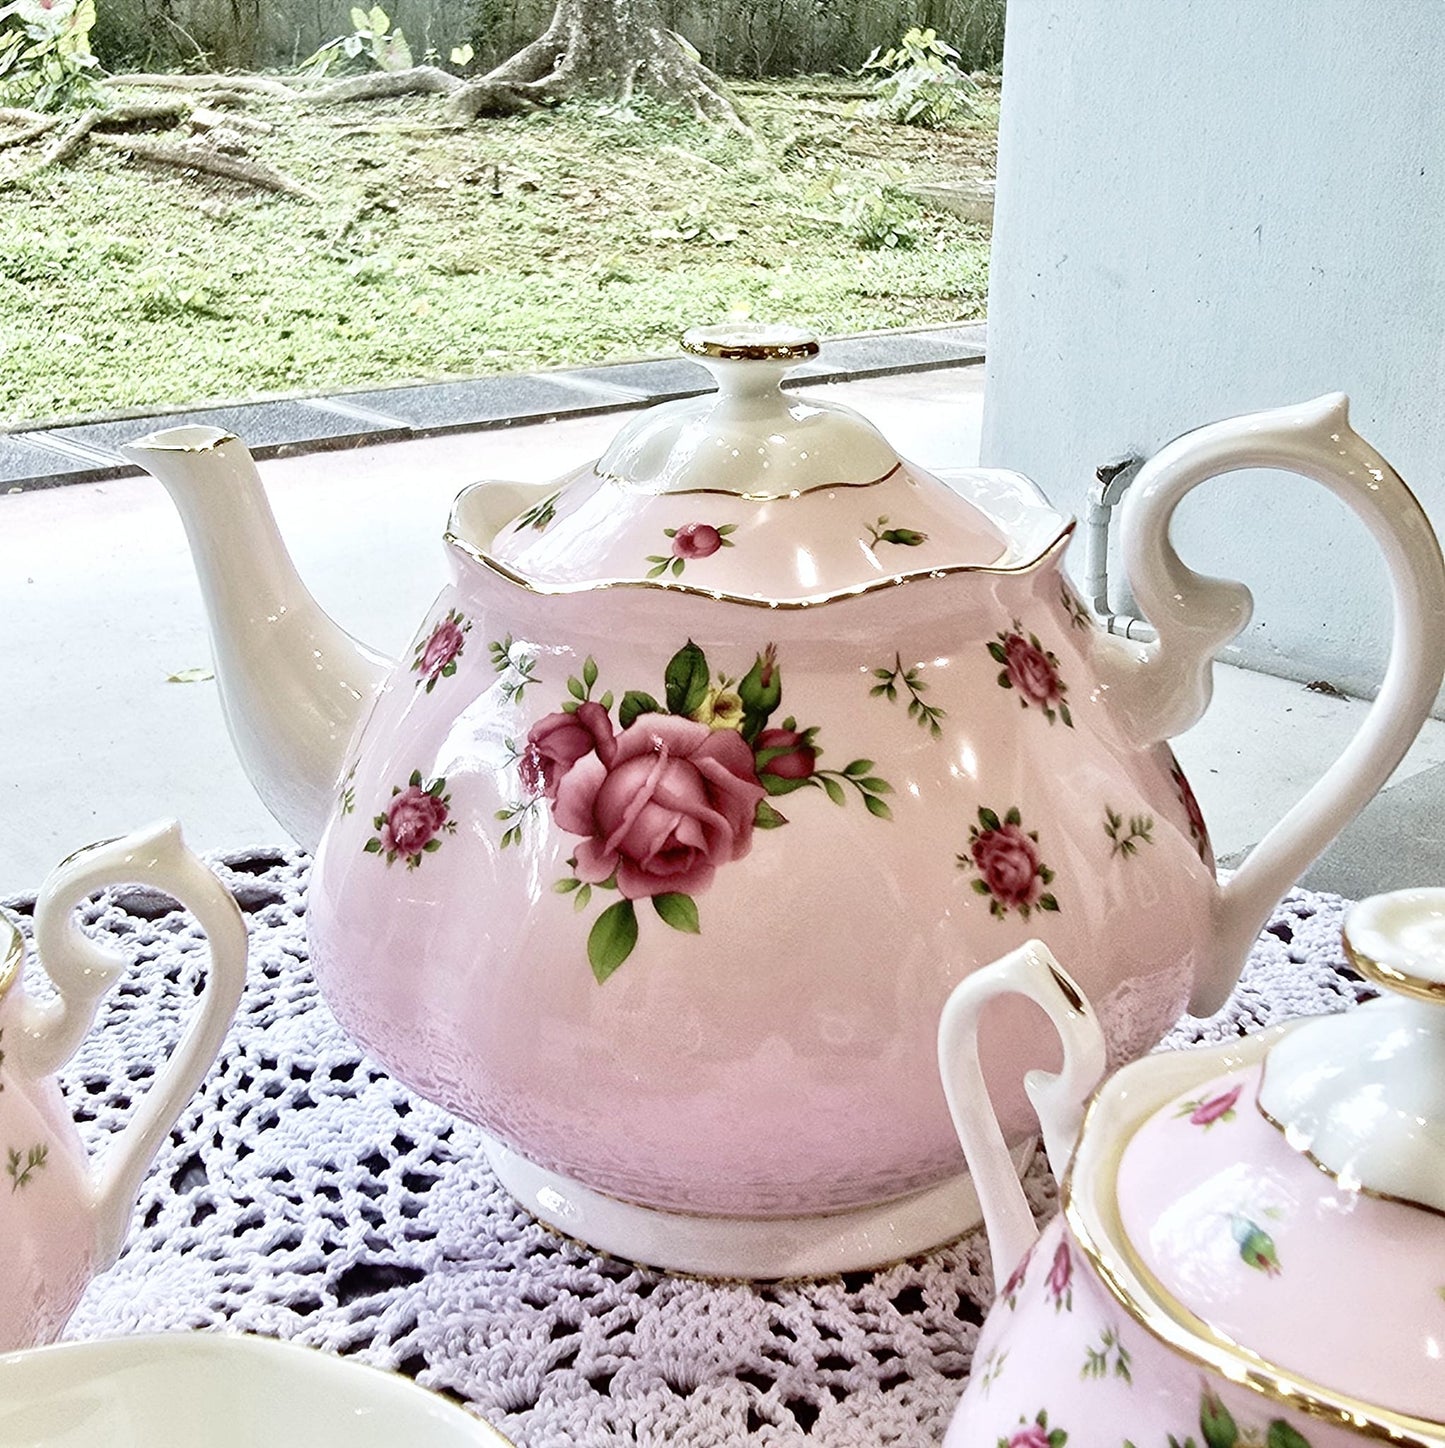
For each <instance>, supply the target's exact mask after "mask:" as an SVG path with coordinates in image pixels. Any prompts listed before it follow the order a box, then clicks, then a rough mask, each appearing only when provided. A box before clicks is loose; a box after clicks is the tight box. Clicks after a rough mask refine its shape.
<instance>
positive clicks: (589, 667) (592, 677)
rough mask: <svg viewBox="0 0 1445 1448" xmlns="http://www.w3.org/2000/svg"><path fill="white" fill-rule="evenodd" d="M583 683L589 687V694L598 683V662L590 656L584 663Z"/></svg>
mask: <svg viewBox="0 0 1445 1448" xmlns="http://www.w3.org/2000/svg"><path fill="white" fill-rule="evenodd" d="M582 682H583V683H584V684H586V685H587V692H588V693H589V694H590V693H591V692H592V686H593V684H595V683H596V682H597V661H596V660H595V659H594V658H593V657H592V655H591V654H588V655H587V657H586V658H585V659H584V660H583V661H582Z"/></svg>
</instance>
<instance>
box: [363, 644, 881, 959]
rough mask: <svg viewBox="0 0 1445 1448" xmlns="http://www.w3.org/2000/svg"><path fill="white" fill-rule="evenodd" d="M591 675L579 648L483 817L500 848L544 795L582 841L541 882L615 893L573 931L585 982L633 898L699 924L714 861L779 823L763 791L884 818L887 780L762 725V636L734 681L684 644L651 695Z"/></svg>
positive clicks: (803, 737) (686, 924) (768, 679)
mask: <svg viewBox="0 0 1445 1448" xmlns="http://www.w3.org/2000/svg"><path fill="white" fill-rule="evenodd" d="M598 679H599V670H598V667H597V662H596V660H595V659H593V658H592V657H591V655H589V656H588V657H587V658H586V659H585V660H584V661H583V665H582V672H581V676H580V677H578V676H577V675H573V676H571V677H569V678H568V680H567V691H568V694H569V695H570V697H569V698H568V699H566V700H564V701H563V702H562V706H561V708H560V709H559V710H558V711H557V712H555V713H552V714H547V715H545V716H544V717H543V718H541V719H539V720H537V722H536V723H534V724H533V725H532V727H531V729H530V730H529V731H528V733H527V739H526V743H525V745H524V746H523V747H522V749H521V750H520V751H518V752H517V753H516V755H515V762H516V767H517V774H518V777H519V780H520V783H521V786H522V790H523V796H524V797H523V798H522V799H521V800H518V801H516V802H514V803H513V804H511V805H507V806H505V807H504V808H502V809H501V810H498V811H497V816H498V818H499V819H502V820H505V821H507V822H508V828H507V830H506V831H505V833H504V834H503V836H502V845H503V847H505V846H507V845H511V844H520V843H521V838H522V829H523V825H524V824H525V822H526V820H527V819H528V818H529V817H530V816H531V814H532V813H533V812H534V810H535V809H536V808H537V807H538V806H539V804H540V803H542V802H543V801H545V803H546V805H547V806H548V807H549V808H550V810H551V814H552V818H553V820H555V821H556V823H557V824H558V825H559V826H560V827H561V828H562V829H563V830H565V831H566V832H567V833H568V834H572V835H579V836H581V837H582V842H581V843H580V844H579V845H578V846H577V847H576V849H575V850H574V852H573V853H572V855H571V856H570V857H569V858H568V860H567V864H568V866H569V867H570V868H571V871H572V873H571V874H570V875H565V876H563V877H562V878H561V879H559V880H558V881H556V883H555V884H554V886H553V888H554V889H555V890H556V891H557V892H558V893H560V894H564V895H571V896H572V902H573V908H574V909H576V910H578V911H581V910H585V909H586V908H587V907H588V906H589V905H590V904H591V901H592V892H593V890H594V889H596V890H608V891H616V892H617V893H618V894H619V895H620V896H621V899H619V900H617V901H616V902H615V903H614V904H611V905H609V906H607V907H606V908H605V909H604V910H603V911H602V913H601V914H600V915H599V916H598V917H597V919H596V921H595V922H594V923H593V926H592V928H591V931H590V933H589V935H588V937H587V958H588V961H589V963H590V964H591V966H592V972H593V974H594V975H595V976H596V978H597V980H598V981H599V982H601V981H605V980H607V979H608V978H609V977H610V976H611V975H612V973H613V972H614V971H615V970H617V968H618V967H619V966H620V965H621V964H622V963H623V962H624V961H625V960H626V959H627V957H628V956H629V955H631V954H632V951H633V949H634V948H635V947H636V945H637V940H638V931H639V922H638V918H637V909H636V905H635V903H634V902H636V901H638V900H650V901H651V902H652V906H653V909H654V911H655V912H656V914H657V915H658V916H659V918H660V919H661V920H662V921H663V923H664V924H666V925H668V926H670V927H671V928H672V929H674V930H678V931H682V932H683V933H685V934H689V935H697V934H700V933H701V930H702V925H701V919H700V916H699V913H698V909H697V902H696V899H695V897H696V896H697V895H699V894H701V893H702V892H704V891H705V890H706V889H707V888H708V887H709V886H710V885H711V884H712V881H713V877H714V875H715V874H716V873H717V870H718V867H719V866H721V865H725V864H728V863H730V862H731V861H734V860H740V859H742V858H743V856H745V855H746V854H747V853H748V852H749V851H750V850H751V849H752V844H753V831H754V830H755V829H763V830H772V829H779V828H781V827H782V826H784V825H786V824H787V823H788V817H787V815H785V814H784V813H783V812H782V811H781V810H779V809H777V808H776V807H775V806H774V805H772V804H770V803H769V802H768V801H769V797H773V798H777V797H780V796H783V795H789V794H793V793H795V792H796V791H798V790H801V789H806V788H816V789H821V790H822V791H823V792H824V793H825V794H826V795H827V796H828V798H829V799H830V800H832V801H833V803H834V804H836V805H844V804H846V803H847V799H848V791H849V790H850V789H851V790H853V791H855V792H856V793H857V795H858V797H859V798H860V799H861V800H862V802H863V804H864V807H865V808H866V809H867V810H868V812H869V813H870V814H872V815H874V816H876V817H877V818H879V819H885V820H887V819H891V818H892V810H891V809H890V807H889V805H888V803H887V801H886V800H885V799H884V798H883V796H884V795H886V794H891V793H892V792H893V787H892V786H891V785H890V784H889V783H888V781H887V780H885V779H883V778H881V777H879V776H878V775H875V774H874V773H873V772H872V771H873V767H874V766H873V761H872V760H871V759H855V760H853V761H851V762H850V763H849V764H846V765H844V767H843V768H842V769H825V768H822V767H821V766H820V765H819V763H818V757H819V755H820V753H821V752H822V751H821V749H820V747H819V745H818V742H817V739H818V732H819V726H817V725H810V726H808V727H806V728H800V727H799V725H798V721H797V720H796V719H795V718H793V717H792V716H791V715H790V716H788V717H787V718H785V719H784V720H783V721H782V723H781V725H779V726H773V727H770V725H771V720H772V717H773V715H774V714H775V713H776V712H777V710H778V709H779V708H780V707H781V705H782V699H783V673H782V668H781V667H780V665H779V663H778V655H777V649H776V647H775V646H774V645H773V644H768V645H767V646H766V647H765V648H764V649H763V651H762V652H761V653H759V654H758V655H757V656H756V657H755V659H754V661H753V664H752V667H751V668H750V669H749V670H748V672H747V673H746V674H744V675H743V676H742V677H741V678H740V679H739V678H732V677H729V676H727V675H725V674H719V675H718V676H717V679H716V681H714V680H713V673H712V668H711V666H710V665H709V663H708V660H707V656H706V654H705V653H704V652H703V651H702V649H700V648H699V647H698V646H697V645H696V644H695V643H693V642H692V641H691V640H688V642H687V643H686V644H684V645H683V647H682V648H680V649H679V650H678V651H677V652H676V653H675V654H674V655H673V656H672V658H671V659H670V660H669V661H668V663H667V667H666V668H665V670H664V671H663V701H662V702H659V701H658V700H657V699H656V698H655V697H654V696H653V695H651V694H649V693H645V692H644V691H642V690H640V689H629V690H627V691H626V692H625V693H624V694H623V695H622V698H621V701H620V702H618V701H617V700H616V698H615V696H614V694H613V693H612V692H611V691H610V690H609V691H607V692H606V693H603V694H602V695H601V696H600V698H595V699H594V698H593V692H594V690H595V689H596V687H597V683H598ZM614 705H615V706H616V710H617V721H616V725H615V726H614V723H613V719H612V710H613V708H614ZM368 848H371V846H370V845H368Z"/></svg>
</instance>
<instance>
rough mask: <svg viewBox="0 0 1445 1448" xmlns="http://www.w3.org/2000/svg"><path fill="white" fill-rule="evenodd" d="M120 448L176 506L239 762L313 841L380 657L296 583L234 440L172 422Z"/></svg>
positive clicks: (295, 831) (385, 667) (268, 801)
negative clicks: (197, 582) (160, 485)
mask: <svg viewBox="0 0 1445 1448" xmlns="http://www.w3.org/2000/svg"><path fill="white" fill-rule="evenodd" d="M121 451H122V453H123V454H124V455H125V456H126V457H127V458H128V459H129V460H130V461H131V462H133V463H135V464H136V465H137V466H139V467H142V468H144V469H145V470H146V471H147V472H148V473H151V474H152V475H153V476H154V477H156V478H158V479H159V480H160V481H161V482H162V483H163V484H164V485H165V487H166V490H167V491H168V492H169V493H170V495H171V499H172V501H174V503H175V505H176V507H177V508H178V509H179V511H180V514H181V521H182V522H183V523H184V524H185V529H186V538H187V541H188V542H189V543H190V548H191V555H192V557H193V558H194V560H195V565H196V573H197V575H198V576H199V579H200V583H201V592H202V594H203V595H204V597H205V603H206V614H207V621H208V623H209V625H210V632H211V649H212V653H213V656H214V659H215V667H216V678H217V681H218V683H219V685H220V691H221V707H222V710H223V712H224V713H225V716H226V726H227V728H228V729H229V730H230V734H231V740H232V742H233V743H234V744H235V746H236V751H237V753H238V754H239V755H240V756H241V763H242V765H243V766H244V767H245V770H246V772H247V774H248V775H249V776H250V779H251V782H252V784H254V785H255V787H256V792H257V793H258V794H259V795H260V796H261V799H262V801H263V803H264V804H265V805H266V807H267V809H269V810H270V811H271V813H272V814H273V815H275V817H276V819H277V820H278V821H279V822H280V823H281V824H282V825H283V826H284V827H285V829H286V830H287V831H288V832H289V833H290V834H291V835H292V836H293V837H294V838H295V839H296V841H297V842H298V843H299V844H300V845H302V846H303V847H304V848H306V849H308V850H314V849H315V848H316V845H317V843H318V842H319V840H320V837H321V831H322V829H323V828H324V826H325V824H326V820H327V818H328V816H329V815H330V812H331V806H332V803H333V801H334V799H335V796H336V789H337V786H338V784H339V781H340V776H341V772H342V769H343V767H344V760H345V753H346V749H347V746H348V744H349V742H350V740H351V737H352V735H353V734H354V733H355V731H356V728H357V725H358V723H359V722H360V720H361V718H362V716H363V714H364V713H365V712H366V711H367V709H368V706H369V704H370V702H371V701H372V700H373V699H374V698H375V697H376V695H377V694H378V693H379V692H380V690H381V687H382V684H383V682H384V680H385V679H386V677H387V674H388V673H389V672H390V670H391V663H390V662H389V661H388V660H387V659H385V658H384V657H382V656H381V655H380V654H378V653H375V652H374V651H373V650H371V649H369V648H367V647H366V646H365V645H363V644H361V643H359V642H358V641H357V640H356V639H354V638H352V637H351V635H350V634H348V633H347V632H346V631H345V630H344V629H342V628H340V627H339V626H338V625H337V624H335V623H333V622H332V620H331V619H330V618H328V617H327V615H326V614H325V613H323V612H322V610H321V609H320V608H319V607H318V606H317V604H316V601H315V600H314V599H313V598H312V597H311V595H310V594H309V593H308V592H307V591H306V589H305V587H304V586H303V584H302V582H301V580H300V578H299V577H298V576H297V573H296V570H295V568H294V566H293V565H292V562H291V559H290V557H289V556H288V554H287V552H286V549H285V546H284V545H283V543H282V542H281V536H280V533H279V532H278V531H277V528H276V521H275V519H274V518H273V517H272V514H271V509H270V507H269V506H268V504H267V502H266V495H265V492H264V490H263V489H262V487H261V479H260V476H259V474H258V473H257V471H256V465H255V463H254V462H253V461H252V459H251V455H250V453H249V452H247V450H246V448H245V446H244V445H243V444H242V443H241V442H240V441H239V440H238V439H236V438H235V437H232V436H231V434H230V433H227V432H224V431H223V430H221V429H220V428H215V427H173V428H167V429H165V430H164V431H162V432H156V433H151V434H150V435H149V436H147V437H142V438H138V439H136V441H134V442H132V443H130V444H128V445H127V446H125V447H123V448H122V449H121Z"/></svg>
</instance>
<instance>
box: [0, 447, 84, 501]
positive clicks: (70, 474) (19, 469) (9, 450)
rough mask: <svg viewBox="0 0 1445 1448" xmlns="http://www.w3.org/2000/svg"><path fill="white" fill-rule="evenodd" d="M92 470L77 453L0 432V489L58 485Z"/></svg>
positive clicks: (81, 477)
mask: <svg viewBox="0 0 1445 1448" xmlns="http://www.w3.org/2000/svg"><path fill="white" fill-rule="evenodd" d="M93 472H94V469H93V468H91V467H90V466H88V465H87V464H86V463H85V462H84V461H83V460H82V459H80V458H78V457H66V456H65V455H64V454H63V453H58V452H52V451H51V450H50V449H49V448H44V447H36V446H33V445H31V444H30V443H27V442H26V441H25V440H24V439H23V438H21V437H19V436H16V435H0V491H8V490H9V489H11V488H17V487H18V488H22V489H23V490H24V491H29V490H30V489H31V488H53V487H58V486H59V485H60V484H62V483H70V482H77V481H80V480H81V479H83V478H86V477H89V476H92V475H93Z"/></svg>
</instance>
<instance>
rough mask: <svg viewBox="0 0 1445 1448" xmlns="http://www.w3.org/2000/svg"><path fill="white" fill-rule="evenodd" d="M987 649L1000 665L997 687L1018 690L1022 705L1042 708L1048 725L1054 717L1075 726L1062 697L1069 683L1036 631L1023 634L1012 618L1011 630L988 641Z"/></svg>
mask: <svg viewBox="0 0 1445 1448" xmlns="http://www.w3.org/2000/svg"><path fill="white" fill-rule="evenodd" d="M988 652H989V656H990V657H991V658H992V659H993V661H994V663H996V664H1002V665H1003V668H1002V669H1000V670H999V674H998V686H999V688H1001V689H1017V690H1018V695H1019V705H1020V707H1021V708H1024V709H1027V708H1028V707H1029V706H1030V705H1032V706H1033V707H1034V708H1036V709H1041V710H1042V711H1043V715H1044V718H1045V719H1047V720H1048V721H1049V723H1050V724H1052V723H1053V722H1054V720H1055V719H1056V718H1057V719H1062V720H1063V721H1064V723H1065V724H1066V725H1067V726H1068V727H1069V728H1070V729H1072V728H1073V727H1074V716H1073V715H1072V714H1071V713H1070V712H1069V705H1068V702H1067V700H1066V699H1065V698H1064V695H1065V694H1067V693H1068V692H1069V686H1068V685H1067V684H1066V683H1064V681H1063V679H1062V678H1061V677H1060V676H1059V656H1058V655H1057V654H1056V653H1054V652H1053V651H1052V650H1051V649H1046V648H1045V647H1044V646H1043V644H1041V643H1040V642H1039V636H1038V635H1037V634H1033V633H1031V634H1027V635H1026V634H1025V633H1024V626H1023V624H1022V623H1020V622H1019V620H1018V619H1015V620H1014V622H1013V628H1012V629H1006V630H1005V631H1004V632H1002V633H1000V634H998V635H997V636H996V637H995V638H993V639H991V640H990V641H989V645H988Z"/></svg>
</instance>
